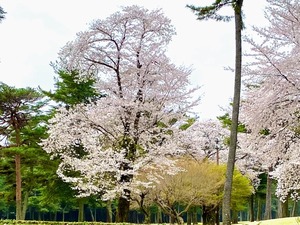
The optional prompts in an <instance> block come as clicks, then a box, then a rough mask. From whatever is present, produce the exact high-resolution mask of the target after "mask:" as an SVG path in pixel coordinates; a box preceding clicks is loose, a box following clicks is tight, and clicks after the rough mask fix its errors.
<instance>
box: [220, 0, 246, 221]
mask: <svg viewBox="0 0 300 225" xmlns="http://www.w3.org/2000/svg"><path fill="white" fill-rule="evenodd" d="M234 2H235V8H234V17H235V47H236V49H235V51H236V52H235V81H234V96H233V105H232V124H231V130H230V146H229V153H228V159H227V170H226V180H225V185H224V198H223V207H222V216H223V225H231V208H230V205H231V191H232V181H233V171H234V164H235V155H236V147H237V132H238V120H239V111H240V110H239V109H240V95H241V73H242V26H243V22H242V5H243V0H235V1H234Z"/></svg>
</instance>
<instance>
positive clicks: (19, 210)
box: [15, 154, 22, 220]
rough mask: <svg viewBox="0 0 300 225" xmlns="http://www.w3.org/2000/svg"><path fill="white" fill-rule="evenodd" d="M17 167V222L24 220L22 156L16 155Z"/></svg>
mask: <svg viewBox="0 0 300 225" xmlns="http://www.w3.org/2000/svg"><path fill="white" fill-rule="evenodd" d="M15 166H16V220H22V178H21V155H20V154H16V155H15Z"/></svg>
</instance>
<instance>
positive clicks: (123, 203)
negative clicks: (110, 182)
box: [117, 197, 130, 223]
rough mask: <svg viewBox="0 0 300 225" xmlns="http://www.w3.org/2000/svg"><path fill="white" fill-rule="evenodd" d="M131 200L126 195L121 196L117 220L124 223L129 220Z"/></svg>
mask: <svg viewBox="0 0 300 225" xmlns="http://www.w3.org/2000/svg"><path fill="white" fill-rule="evenodd" d="M129 206H130V202H129V201H128V199H127V198H125V197H120V198H119V203H118V210H117V222H118V223H123V222H128V214H129Z"/></svg>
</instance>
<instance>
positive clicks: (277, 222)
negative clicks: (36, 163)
mask: <svg viewBox="0 0 300 225" xmlns="http://www.w3.org/2000/svg"><path fill="white" fill-rule="evenodd" d="M12 224H22V225H134V224H129V223H127V224H126V223H110V224H109V223H105V222H95V223H93V222H55V221H53V222H51V221H30V220H27V221H15V220H0V225H12ZM198 224H199V225H201V223H198ZM221 224H222V223H221ZM238 224H240V225H300V217H288V218H282V219H273V220H262V221H256V222H249V221H243V222H239V223H238ZM152 225H155V224H152ZM157 225H158V224H157ZM163 225H169V224H163Z"/></svg>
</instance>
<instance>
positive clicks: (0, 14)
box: [0, 6, 6, 22]
mask: <svg viewBox="0 0 300 225" xmlns="http://www.w3.org/2000/svg"><path fill="white" fill-rule="evenodd" d="M5 14H6V12H5V11H4V10H3V8H2V7H1V6H0V22H1V21H2V20H3V19H4V18H5Z"/></svg>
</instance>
